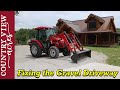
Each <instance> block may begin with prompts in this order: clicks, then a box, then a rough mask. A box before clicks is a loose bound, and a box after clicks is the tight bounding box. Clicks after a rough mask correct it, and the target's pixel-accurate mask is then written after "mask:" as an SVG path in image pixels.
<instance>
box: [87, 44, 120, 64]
mask: <svg viewBox="0 0 120 90" xmlns="http://www.w3.org/2000/svg"><path fill="white" fill-rule="evenodd" d="M85 48H88V49H91V50H93V51H98V52H102V53H103V54H105V55H107V56H108V59H107V63H108V64H110V65H115V66H120V46H118V47H88V46H85Z"/></svg>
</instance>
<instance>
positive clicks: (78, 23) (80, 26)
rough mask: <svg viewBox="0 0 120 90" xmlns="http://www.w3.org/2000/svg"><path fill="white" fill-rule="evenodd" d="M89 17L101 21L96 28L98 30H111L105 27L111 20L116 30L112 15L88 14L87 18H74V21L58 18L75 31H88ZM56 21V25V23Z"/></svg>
mask: <svg viewBox="0 0 120 90" xmlns="http://www.w3.org/2000/svg"><path fill="white" fill-rule="evenodd" d="M91 17H94V18H96V19H97V20H98V21H99V22H102V23H103V24H102V25H101V26H100V27H99V28H98V29H97V31H98V32H104V31H111V30H107V27H108V26H109V24H110V23H111V20H112V22H113V27H114V29H115V30H114V31H115V32H116V27H115V24H114V17H113V16H108V17H99V16H97V15H94V14H90V15H89V16H88V18H87V19H84V20H75V21H69V20H65V19H59V20H58V23H59V22H64V23H66V25H67V26H69V27H71V28H72V29H74V30H75V31H76V32H78V33H81V32H89V31H88V30H87V23H86V22H87V21H89V19H90V18H91ZM58 23H57V24H56V25H58Z"/></svg>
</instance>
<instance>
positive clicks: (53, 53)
mask: <svg viewBox="0 0 120 90" xmlns="http://www.w3.org/2000/svg"><path fill="white" fill-rule="evenodd" d="M49 55H50V57H51V58H57V57H58V56H59V49H58V48H57V47H56V46H51V47H50V49H49Z"/></svg>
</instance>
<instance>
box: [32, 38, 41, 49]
mask: <svg viewBox="0 0 120 90" xmlns="http://www.w3.org/2000/svg"><path fill="white" fill-rule="evenodd" d="M32 42H36V43H37V44H38V45H39V46H40V48H43V45H42V43H41V42H40V41H38V40H31V43H32Z"/></svg>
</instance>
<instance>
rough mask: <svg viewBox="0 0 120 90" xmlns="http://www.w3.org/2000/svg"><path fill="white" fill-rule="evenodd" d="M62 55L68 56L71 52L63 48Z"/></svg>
mask: <svg viewBox="0 0 120 90" xmlns="http://www.w3.org/2000/svg"><path fill="white" fill-rule="evenodd" d="M63 55H64V56H70V55H71V53H70V51H68V50H66V49H65V50H64V51H63Z"/></svg>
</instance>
